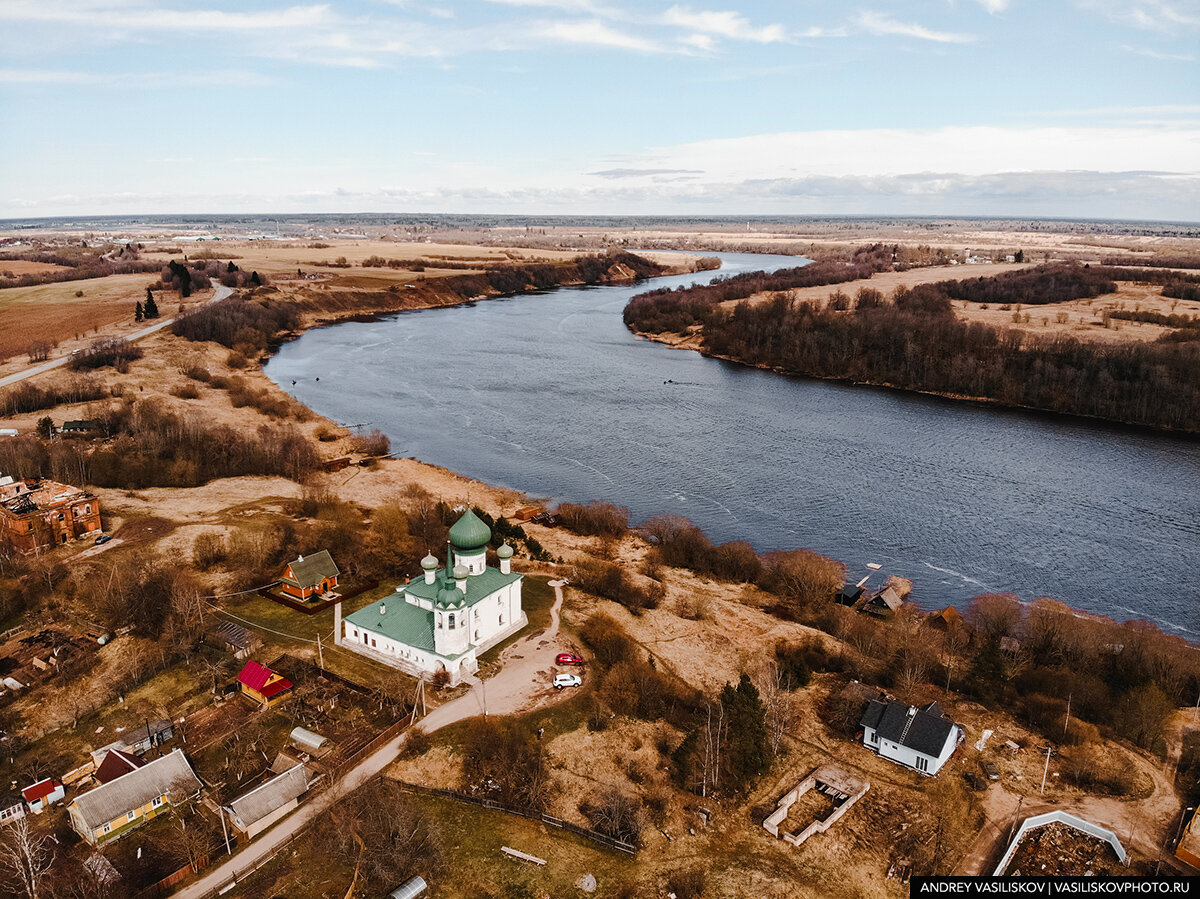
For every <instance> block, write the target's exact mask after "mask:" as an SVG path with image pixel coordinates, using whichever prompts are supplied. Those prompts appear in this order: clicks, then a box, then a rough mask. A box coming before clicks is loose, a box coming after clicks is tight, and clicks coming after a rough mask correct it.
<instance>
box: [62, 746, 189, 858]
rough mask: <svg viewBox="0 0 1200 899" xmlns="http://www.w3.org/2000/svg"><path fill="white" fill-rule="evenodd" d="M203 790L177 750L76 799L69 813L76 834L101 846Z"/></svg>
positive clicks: (181, 753) (69, 808)
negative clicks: (173, 804)
mask: <svg viewBox="0 0 1200 899" xmlns="http://www.w3.org/2000/svg"><path fill="white" fill-rule="evenodd" d="M200 787H201V783H200V779H199V778H198V777H196V772H194V771H193V770H192V766H191V765H189V764H188V762H187V759H186V758H184V755H183V751H182V750H180V749H176V750H175V751H174V752H171V753H170V754H168V755H164V756H163V757H162V758H160V759H155V760H154V761H152V762H150V763H149V764H147V765H144V766H143V767H141V768H135V769H134V770H132V771H130V772H129V773H128V774H122V775H121V776H120V777H118V778H117V779H116V780H110V781H109V782H108V783H106V784H105V785H104V786H102V787H97V788H96V789H94V790H90V791H88V792H87V793H84V794H83V795H81V796H78V797H76V799H75V801H74V802H72V803H71V804H70V805H69V806H68V807H67V811H68V812H70V815H71V826H72V827H73V828H75V831H76V833H78V834H79V835H80V836H81V837H83V838H84V839H85V840H87V841H88V842H89V843H91V844H93V845H98V844H100V843H104V842H107V841H108V840H115V839H117V838H119V837H121V836H123V835H124V834H126V833H127V832H129V831H130V830H133V829H134V828H135V827H137V826H138V825H140V824H142V823H144V822H146V821H148V820H149V819H150V818H153V817H154V816H155V815H157V814H158V813H159V812H161V811H164V810H166V809H167V808H168V807H170V805H171V804H172V803H177V802H180V801H181V800H183V799H187V798H188V797H189V796H194V795H196V794H198V793H199V792H200Z"/></svg>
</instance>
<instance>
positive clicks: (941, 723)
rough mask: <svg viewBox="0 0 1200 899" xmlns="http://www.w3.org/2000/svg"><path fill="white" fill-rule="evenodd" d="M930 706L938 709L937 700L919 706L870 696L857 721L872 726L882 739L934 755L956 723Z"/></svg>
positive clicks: (943, 745)
mask: <svg viewBox="0 0 1200 899" xmlns="http://www.w3.org/2000/svg"><path fill="white" fill-rule="evenodd" d="M931 708H932V709H936V710H938V711H940V707H939V706H938V705H937V704H936V703H930V705H928V706H926V707H925V708H923V709H918V708H913V707H911V706H907V705H905V704H904V703H902V702H896V701H894V700H891V701H888V702H887V703H883V702H880V701H878V700H872V701H871V702H870V703H869V704H868V705H867V711H866V713H865V714H864V715H863V718H862V721H861V722H860V724H861V726H862V727H872V728H874V729H875V733H876V734H877V735H878V736H879V738H880V739H881V740H888V741H890V742H892V743H898V744H899V745H901V746H907V747H908V748H909V749H914V750H916V751H917V752H920V753H922V754H924V755H928V756H933V757H935V758H936V757H937V756H940V755H941V754H942V749H943V748H945V746H946V740H947V739H948V738H949V737H950V735H951V734H952V733H953V732H954V727H955V725H954V722H953V721H951V720H950V719H949V718H946V717H944V716H942V715H937V714H934V712H933V711H931V710H930V709H931ZM910 710H911V712H912V714H911V715H910ZM910 718H911V721H910Z"/></svg>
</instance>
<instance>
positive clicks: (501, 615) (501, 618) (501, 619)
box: [500, 612, 504, 624]
mask: <svg viewBox="0 0 1200 899" xmlns="http://www.w3.org/2000/svg"><path fill="white" fill-rule="evenodd" d="M500 623H501V624H504V613H503V612H501V613H500Z"/></svg>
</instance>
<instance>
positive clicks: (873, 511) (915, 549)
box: [266, 254, 1200, 639]
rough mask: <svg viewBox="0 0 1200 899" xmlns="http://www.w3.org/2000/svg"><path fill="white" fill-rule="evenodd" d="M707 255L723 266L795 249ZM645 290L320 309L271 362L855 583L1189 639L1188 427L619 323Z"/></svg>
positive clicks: (347, 410)
mask: <svg viewBox="0 0 1200 899" xmlns="http://www.w3.org/2000/svg"><path fill="white" fill-rule="evenodd" d="M719 255H721V257H722V259H723V261H724V267H723V268H722V270H721V273H723V274H730V273H736V272H738V271H745V270H753V269H762V268H766V269H773V268H779V267H787V266H794V265H796V264H797V260H796V259H794V258H792V257H780V256H759V255H742V254H719ZM715 274H717V273H702V274H699V275H688V276H683V277H677V278H664V279H658V280H656V281H654V282H650V283H651V284H652V285H653V286H675V285H676V284H686V283H692V282H694V281H706V280H708V279H709V278H711V277H713V276H714V275H715ZM647 289H648V287H647V286H646V285H645V284H642V285H638V286H614V287H591V288H560V289H558V290H554V291H549V292H546V293H544V294H537V295H525V296H519V297H512V298H508V299H498V300H489V301H486V302H480V303H478V304H476V305H468V306H459V307H454V308H448V309H430V310H422V311H419V312H413V313H404V314H399V315H394V316H389V317H386V318H384V319H381V320H379V321H375V322H369V323H358V322H350V323H345V324H339V325H334V326H331V327H327V328H321V329H317V330H314V331H310V332H309V333H307V334H305V335H304V336H303V337H301V338H300V339H299V340H297V341H294V342H292V343H289V344H286V345H284V346H283V347H282V348H281V349H280V351H279V353H278V354H277V355H276V356H275V357H273V358H272V359H271V361H270V363H269V364H268V366H267V369H266V371H267V375H268V376H269V377H271V378H272V379H273V380H274V381H275V382H276V383H278V384H280V385H281V386H282V387H283V388H284V389H285V390H287V391H289V392H290V393H291V394H293V395H294V396H295V397H297V398H298V399H300V400H301V401H303V402H304V403H305V404H307V405H308V406H309V407H311V408H312V409H314V410H315V411H317V412H319V413H321V414H322V415H326V416H328V417H330V418H332V419H334V420H336V421H339V422H341V423H343V424H347V425H357V426H361V427H364V428H373V427H378V428H380V429H381V430H383V431H384V432H385V433H386V434H387V435H388V436H389V437H390V438H391V441H392V449H393V450H394V451H396V452H397V453H398V454H399V455H404V456H414V457H416V458H417V459H420V460H422V461H425V462H431V463H435V464H438V465H444V466H446V467H447V468H450V469H452V470H454V471H457V472H460V473H462V474H465V475H468V476H470V477H473V478H477V479H479V480H482V481H486V482H488V483H492V484H498V485H504V486H508V487H513V488H517V489H519V490H523V491H526V492H528V493H530V494H531V495H533V496H538V497H548V498H551V499H553V500H565V501H580V502H582V501H588V500H592V499H600V500H606V501H609V502H614V503H617V504H620V505H624V506H627V507H628V508H629V510H630V513H631V518H632V519H633V520H634V521H643V520H645V519H646V518H648V517H650V516H652V515H656V514H660V513H677V514H680V515H684V516H686V517H688V518H690V519H691V520H692V521H694V522H695V523H696V524H698V525H700V526H701V527H702V528H703V529H704V531H705V532H706V533H707V534H708V535H709V537H710V538H712V540H713V541H714V542H723V541H727V540H748V541H749V542H750V543H751V544H752V545H753V546H754V547H755V548H756V549H758V550H760V551H765V550H771V549H791V548H797V547H806V548H810V549H814V550H817V551H819V552H822V553H825V554H827V555H830V556H833V557H834V558H837V559H839V560H841V561H844V562H845V563H846V564H847V568H848V572H849V577H850V579H851V580H855V581H856V580H858V579H859V578H860V577H862V576H863V575H866V574H869V573H871V572H869V571H868V569H867V567H866V565H867V563H869V562H874V563H878V564H880V565H882V569H881V570H880V571H879V572H877V573H872V574H871V580H870V581H868V586H870V585H871V584H875V585H880V584H882V581H883V579H884V578H885V577H886V576H887V575H888V574H898V575H902V576H904V577H908V578H911V579H912V580H913V581H914V582H915V585H916V586H915V589H914V592H913V596H912V598H913V599H914V600H915V601H916V602H918V603H920V604H921V605H923V606H925V607H926V608H935V607H939V606H941V605H945V604H953V605H957V606H960V607H961V606H965V605H966V604H967V603H968V602H969V600H970V598H971V597H972V596H975V595H977V594H979V593H983V592H989V591H1012V592H1015V593H1017V594H1019V595H1020V596H1021V597H1022V598H1023V599H1032V598H1034V597H1037V596H1053V597H1055V598H1057V599H1061V600H1063V601H1064V602H1067V603H1070V604H1071V605H1074V606H1077V607H1079V608H1083V609H1087V610H1089V611H1092V612H1097V613H1100V614H1105V615H1111V616H1113V617H1115V618H1118V619H1129V618H1147V619H1149V620H1151V621H1154V622H1156V623H1158V624H1160V625H1162V626H1163V627H1165V628H1167V629H1171V630H1175V631H1178V632H1180V633H1182V634H1183V635H1185V636H1188V637H1189V638H1192V639H1200V590H1198V587H1197V584H1198V583H1200V581H1198V569H1200V443H1197V442H1196V441H1192V440H1185V439H1179V438H1174V437H1170V436H1163V435H1158V434H1151V433H1143V432H1138V431H1135V430H1132V429H1124V428H1118V427H1109V426H1106V425H1102V424H1097V423H1092V422H1086V421H1080V420H1072V419H1064V418H1060V417H1056V416H1050V415H1039V414H1031V413H1020V412H1012V411H1004V410H998V409H994V408H989V407H985V406H980V405H974V404H970V403H959V402H951V401H948V400H941V399H937V398H932V397H923V396H917V395H911V394H904V393H900V392H896V391H889V390H882V389H873V388H865V387H855V386H850V385H844V384H835V383H829V382H824V381H810V380H804V379H798V378H787V377H781V376H779V375H776V374H772V373H770V372H764V371H758V370H756V369H752V368H747V367H744V366H740V365H736V364H733V363H728V362H724V361H721V360H715V359H706V358H704V357H702V356H701V355H699V354H698V353H694V352H690V351H684V350H673V349H670V348H668V347H665V346H662V345H660V344H657V343H653V342H650V341H646V340H641V339H639V338H636V337H634V336H633V335H632V334H630V332H629V331H628V330H627V329H626V328H625V326H624V324H623V323H622V321H621V311H622V309H623V308H624V306H625V304H626V302H627V301H628V300H629V298H630V297H631V296H632V295H633V294H635V293H639V292H642V291H644V290H647ZM318 379H319V380H318ZM293 381H294V382H295V383H294V384H293V383H292V382H293Z"/></svg>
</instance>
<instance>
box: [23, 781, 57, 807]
mask: <svg viewBox="0 0 1200 899" xmlns="http://www.w3.org/2000/svg"><path fill="white" fill-rule="evenodd" d="M21 795H22V796H23V797H24V799H25V802H26V804H27V805H28V806H29V810H30V811H31V812H33V813H34V814H35V815H37V814H41V813H42V812H44V811H45V810H46V809H48V808H50V806H52V805H54V803H56V802H58V800H60V799H62V798H63V797H64V796H66V795H67V791H66V789H65V788H64V787H63V784H62V781H61V780H59V779H58V778H57V777H47V778H45V779H44V780H39V781H38V782H37V783H35V784H31V785H30V786H28V787H26V788H25V789H23V790H22V791H21Z"/></svg>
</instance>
